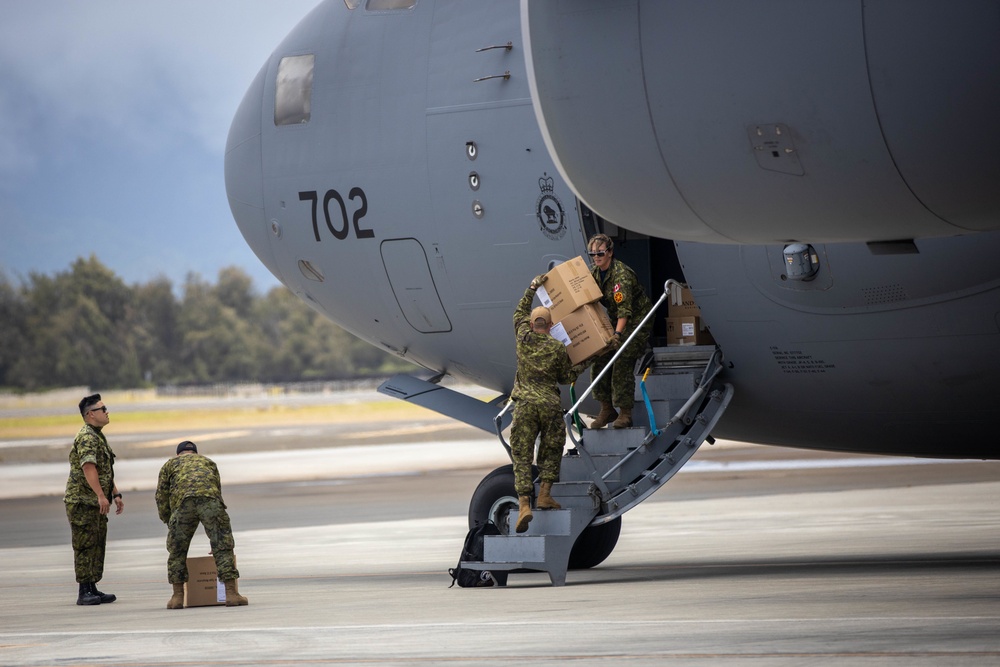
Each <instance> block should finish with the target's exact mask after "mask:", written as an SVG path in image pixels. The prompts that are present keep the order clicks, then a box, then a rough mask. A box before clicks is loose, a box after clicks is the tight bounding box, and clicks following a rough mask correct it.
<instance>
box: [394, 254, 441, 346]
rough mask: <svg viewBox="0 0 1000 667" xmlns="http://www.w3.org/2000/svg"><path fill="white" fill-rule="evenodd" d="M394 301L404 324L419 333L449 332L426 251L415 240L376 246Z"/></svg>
mask: <svg viewBox="0 0 1000 667" xmlns="http://www.w3.org/2000/svg"><path fill="white" fill-rule="evenodd" d="M379 250H380V252H381V254H382V264H383V265H384V266H385V274H386V276H388V278H389V285H390V287H392V293H393V295H394V296H395V297H396V303H398V304H399V309H400V310H401V311H402V313H403V317H404V318H406V321H407V323H409V325H410V326H411V327H413V328H414V329H416V330H417V331H419V332H420V333H444V332H447V331H451V322H450V321H449V320H448V314H447V313H446V312H445V310H444V305H443V304H442V303H441V297H440V296H439V295H438V292H437V288H436V287H435V285H434V277H433V276H432V275H431V269H430V265H429V264H428V263H427V253H426V252H424V247H423V246H422V245H420V242H419V241H417V240H416V239H390V240H388V241H383V242H382V245H381V246H380V248H379Z"/></svg>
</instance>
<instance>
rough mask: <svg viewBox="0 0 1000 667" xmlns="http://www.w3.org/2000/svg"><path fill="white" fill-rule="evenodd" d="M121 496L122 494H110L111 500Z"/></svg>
mask: <svg viewBox="0 0 1000 667" xmlns="http://www.w3.org/2000/svg"><path fill="white" fill-rule="evenodd" d="M121 497H122V494H120V493H116V494H115V495H113V496H111V500H114V499H115V498H121ZM122 500H124V498H122Z"/></svg>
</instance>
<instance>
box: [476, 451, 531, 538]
mask: <svg viewBox="0 0 1000 667" xmlns="http://www.w3.org/2000/svg"><path fill="white" fill-rule="evenodd" d="M531 474H532V475H537V474H538V470H537V469H536V468H535V467H534V466H532V467H531ZM512 512H513V514H514V518H515V520H516V518H517V512H518V507H517V492H516V491H515V490H514V465H513V464H508V465H505V466H500V467H499V468H497V469H496V470H494V471H493V472H491V473H490V474H488V475H486V477H483V481H481V482H479V486H477V487H476V490H475V491H474V492H473V493H472V500H471V501H470V502H469V528H470V529H471V528H472V527H473V526H475V525H476V524H477V523H483V522H486V521H492V522H493V523H494V524H495V525H496V527H497V528H499V529H500V532H501V533H503V534H504V535H509V534H511V533H512V532H513V530H512V529H511V525H512V522H511V520H510V515H511V513H512Z"/></svg>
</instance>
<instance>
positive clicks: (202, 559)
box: [184, 556, 226, 607]
mask: <svg viewBox="0 0 1000 667" xmlns="http://www.w3.org/2000/svg"><path fill="white" fill-rule="evenodd" d="M187 568H188V580H187V583H186V584H184V606H185V607H207V606H210V605H218V604H226V587H225V585H224V584H223V583H222V582H221V581H219V573H218V571H217V570H216V567H215V557H214V556H196V557H194V558H188V559H187Z"/></svg>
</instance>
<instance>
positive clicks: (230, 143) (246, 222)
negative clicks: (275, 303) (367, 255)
mask: <svg viewBox="0 0 1000 667" xmlns="http://www.w3.org/2000/svg"><path fill="white" fill-rule="evenodd" d="M266 71H267V65H264V67H263V68H262V69H261V70H260V72H259V73H258V74H257V77H256V78H255V79H254V81H253V83H252V84H250V88H249V89H248V90H247V92H246V95H244V96H243V101H242V102H240V106H239V108H238V109H237V110H236V115H235V116H234V117H233V122H232V125H230V127H229V137H228V139H227V140H226V157H225V179H226V195H227V197H228V198H229V209H230V210H231V211H232V214H233V219H234V220H236V225H237V226H238V227H239V228H240V232H241V233H242V234H243V238H244V239H246V242H247V244H248V245H249V246H250V249H251V250H253V252H254V254H255V255H257V257H258V258H259V259H260V261H261V262H263V263H264V265H265V266H266V267H267V268H268V270H270V271H271V273H273V274H274V275H275V276H276V277H277V278H278V279H279V280H280V279H281V275H280V273H279V272H278V270H277V265H276V263H275V261H274V257H273V254H272V252H271V246H270V239H269V237H268V229H267V220H266V218H265V215H264V191H263V166H262V162H261V157H262V156H261V103H262V99H263V98H262V96H263V93H264V76H265V73H266Z"/></svg>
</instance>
